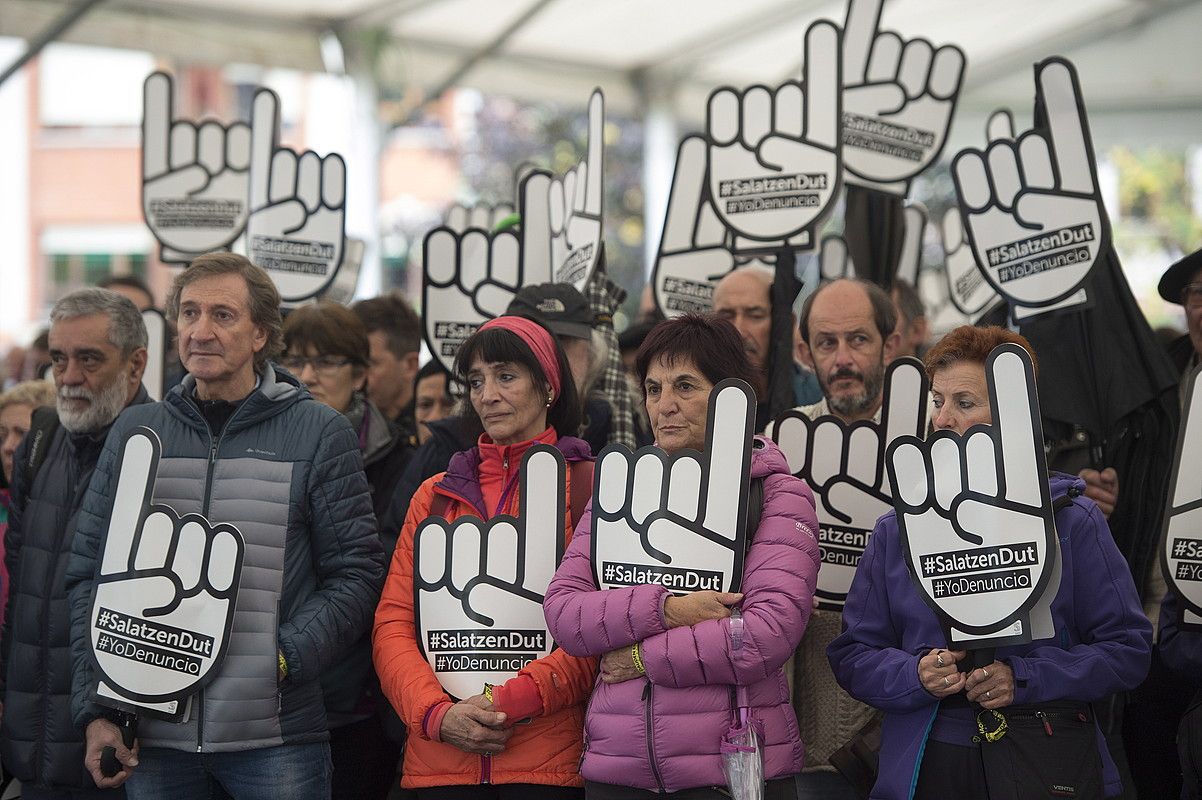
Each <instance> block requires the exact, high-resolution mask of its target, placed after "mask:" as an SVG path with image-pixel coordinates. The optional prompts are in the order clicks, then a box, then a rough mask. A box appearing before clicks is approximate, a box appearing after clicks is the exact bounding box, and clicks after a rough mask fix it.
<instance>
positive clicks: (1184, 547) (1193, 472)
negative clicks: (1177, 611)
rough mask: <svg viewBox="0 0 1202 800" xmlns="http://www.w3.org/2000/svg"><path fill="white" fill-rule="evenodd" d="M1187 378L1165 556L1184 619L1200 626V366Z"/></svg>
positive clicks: (1189, 624) (1201, 465) (1201, 567)
mask: <svg viewBox="0 0 1202 800" xmlns="http://www.w3.org/2000/svg"><path fill="white" fill-rule="evenodd" d="M1186 380H1187V384H1186V394H1185V405H1184V406H1182V410H1181V433H1180V435H1179V439H1178V444H1177V462H1176V464H1175V465H1174V467H1173V471H1174V475H1173V480H1172V482H1171V486H1172V487H1173V488H1172V493H1171V494H1170V495H1169V499H1168V508H1167V510H1166V512H1165V532H1164V544H1163V554H1162V556H1163V559H1164V561H1163V563H1164V574H1165V575H1166V576H1168V578H1169V580H1171V581H1172V582H1173V586H1174V587H1175V588H1176V590H1177V594H1178V596H1179V597H1180V598H1181V603H1182V606H1183V609H1182V611H1183V614H1184V617H1183V622H1184V624H1185V625H1186V626H1187V627H1193V628H1197V627H1198V626H1199V625H1202V392H1200V391H1199V386H1198V370H1197V369H1195V370H1194V371H1193V372H1192V373H1191V374H1190V375H1189V377H1188V378H1187V379H1186Z"/></svg>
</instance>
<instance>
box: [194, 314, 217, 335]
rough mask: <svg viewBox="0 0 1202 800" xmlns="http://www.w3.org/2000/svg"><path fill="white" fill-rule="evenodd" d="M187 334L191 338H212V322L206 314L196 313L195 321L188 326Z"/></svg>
mask: <svg viewBox="0 0 1202 800" xmlns="http://www.w3.org/2000/svg"><path fill="white" fill-rule="evenodd" d="M188 336H189V337H190V338H192V339H193V340H199V341H202V342H207V341H209V340H211V339H212V338H213V324H212V322H211V321H210V320H209V316H208V314H198V315H197V318H196V321H195V322H193V323H192V324H191V325H189V326H188Z"/></svg>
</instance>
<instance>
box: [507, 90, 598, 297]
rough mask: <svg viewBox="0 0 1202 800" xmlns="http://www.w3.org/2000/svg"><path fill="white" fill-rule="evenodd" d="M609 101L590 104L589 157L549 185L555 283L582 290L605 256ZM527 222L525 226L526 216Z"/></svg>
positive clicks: (523, 218) (551, 245)
mask: <svg viewBox="0 0 1202 800" xmlns="http://www.w3.org/2000/svg"><path fill="white" fill-rule="evenodd" d="M604 151H605V98H604V97H603V96H602V94H601V90H600V89H595V90H594V91H593V95H592V97H591V98H590V99H589V104H588V143H587V152H586V155H585V157H584V159H582V160H581V161H580V163H579V164H577V165H576V166H574V167H572V169H570V170H568V171H567V174H565V175H564V176H563V178H555V179H554V180H553V181H551V183H550V184H549V186H548V198H547V208H548V212H549V214H550V234H551V236H550V248H551V264H552V265H553V267H554V269H555V273H554V275H555V277H554V278H553V279H552V280H553V281H554V282H555V283H570V284H572V285H573V286H575V287H576V288H577V289H579V290H580V291H584V286H585V284H587V283H588V280H589V278H591V277H592V275H593V269H594V267H596V265H597V258H598V256H599V255H600V252H601V206H602V197H603V191H602V190H603V188H604V185H603V182H604V157H603V156H604ZM522 223H523V224H525V223H526V216H525V213H524V212H523V215H522Z"/></svg>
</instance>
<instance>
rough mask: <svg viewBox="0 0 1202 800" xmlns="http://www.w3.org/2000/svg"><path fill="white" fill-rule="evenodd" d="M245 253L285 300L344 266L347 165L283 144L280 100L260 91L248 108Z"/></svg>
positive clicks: (306, 293)
mask: <svg viewBox="0 0 1202 800" xmlns="http://www.w3.org/2000/svg"><path fill="white" fill-rule="evenodd" d="M251 134H252V142H251V157H250V208H251V212H250V219H249V220H248V221H247V223H246V250H247V256H248V257H249V258H250V260H251V261H253V262H254V263H255V264H257V265H258V266H260V267H262V268H263V269H265V270H267V272H268V274H270V275H271V279H272V281H273V282H274V283H275V285H276V288H277V289H279V292H280V297H281V298H282V299H283V300H284V301H285V302H292V301H297V300H305V299H307V298H309V297H313V296H315V295H317V294H320V293H321V291H322V290H323V289H325V287H326V286H328V285H329V284H330V282H331V281H333V279H334V276H335V275H336V274H337V272H338V268H339V267H340V266H341V265H342V251H343V246H344V239H345V233H346V164H345V163H343V161H342V157H341V156H339V155H338V154H337V153H331V154H330V155H328V156H326V157H324V158H322V157H321V156H319V155H317V153H314V152H313V151H312V150H306V151H305V152H303V153H300V154H298V153H296V152H295V151H293V150H290V149H288V148H285V147H280V146H279V145H278V138H279V98H278V97H276V95H275V92H272V91H270V90H268V89H260V90H259V91H258V92H257V93H256V94H255V99H254V105H253V108H252V111H251Z"/></svg>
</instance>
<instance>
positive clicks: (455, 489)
mask: <svg viewBox="0 0 1202 800" xmlns="http://www.w3.org/2000/svg"><path fill="white" fill-rule="evenodd" d="M494 446H495V445H494ZM554 447H555V449H557V450H559V452H561V453H563V459H564V461H566V462H568V463H569V464H571V463H573V462H576V461H588V460H590V459H591V458H592V457H593V456H592V451H591V450H589V446H588V443H587V442H585V441H584V440H583V439H577V438H576V437H575V436H561V437H559V441H557V442H556V443H555V444H554ZM479 475H480V448H479V447H472V448H470V449H468V450H462V451H460V452H458V453H456V454H455V455H453V456H451V461H450V463H449V464H447V471H446V474H444V475H443V476H442V480H440V481H439V482H438V483H436V484H435V485H434V488H435V489H438V490H440V491H441V492H442V493H444V494H449V495H452V496H454V497H458V498H461V499H463V500H465V501H466V502H468V503H470V504H471V505H472V506H473V507H474V508H475V509H476V511H477V513H479V514H480V517H481V518H482V519H484V518H486V517H487V516H488V515H487V514H486V513H485V512H484V493H483V492H482V491H481V490H480V478H479Z"/></svg>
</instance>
